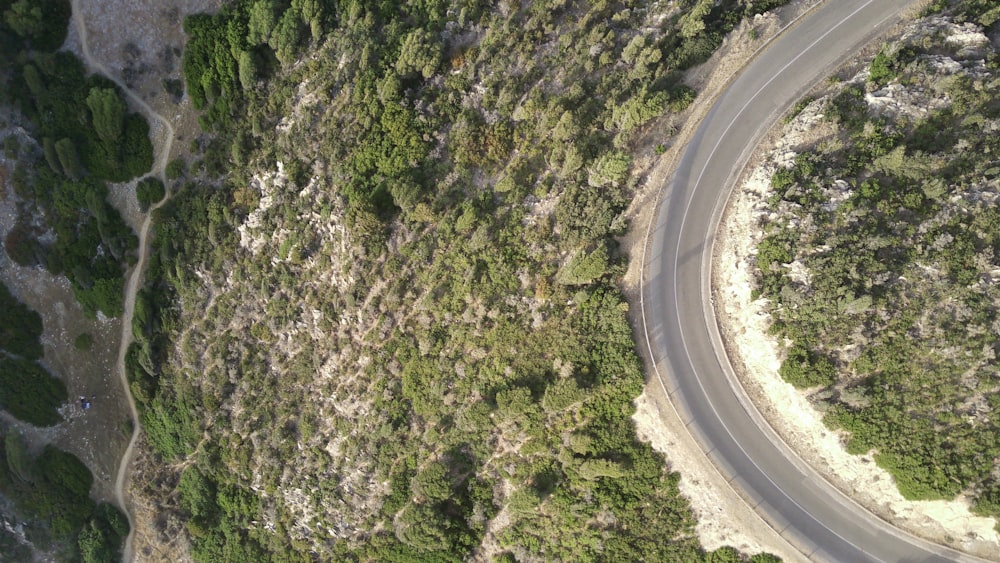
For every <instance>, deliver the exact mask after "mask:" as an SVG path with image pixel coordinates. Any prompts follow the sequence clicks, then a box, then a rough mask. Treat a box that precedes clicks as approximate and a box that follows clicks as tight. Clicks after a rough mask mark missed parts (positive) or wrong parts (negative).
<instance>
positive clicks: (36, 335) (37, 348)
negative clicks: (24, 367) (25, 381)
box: [0, 284, 42, 360]
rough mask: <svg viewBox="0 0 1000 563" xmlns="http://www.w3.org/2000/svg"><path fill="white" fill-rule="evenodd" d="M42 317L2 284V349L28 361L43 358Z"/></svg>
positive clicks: (0, 298)
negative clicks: (41, 339)
mask: <svg viewBox="0 0 1000 563" xmlns="http://www.w3.org/2000/svg"><path fill="white" fill-rule="evenodd" d="M41 336H42V317H41V316H39V314H38V313H36V312H35V311H34V310H32V309H31V308H30V307H28V306H27V305H25V304H24V303H21V302H20V301H18V300H17V298H16V297H14V296H13V295H12V294H11V293H10V290H9V289H7V286H6V285H3V284H0V348H2V349H3V350H4V351H6V352H9V353H11V354H17V355H18V356H21V357H22V358H25V359H28V360H37V359H38V358H41V357H42V343H41V341H40V340H39V339H40V338H41Z"/></svg>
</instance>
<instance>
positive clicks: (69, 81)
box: [9, 51, 153, 182]
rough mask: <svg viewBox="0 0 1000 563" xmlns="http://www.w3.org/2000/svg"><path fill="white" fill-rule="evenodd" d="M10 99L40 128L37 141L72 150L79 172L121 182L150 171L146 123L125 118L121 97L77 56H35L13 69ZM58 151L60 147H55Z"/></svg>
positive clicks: (129, 116)
mask: <svg viewBox="0 0 1000 563" xmlns="http://www.w3.org/2000/svg"><path fill="white" fill-rule="evenodd" d="M13 71H14V76H13V80H11V83H10V84H9V87H10V90H11V95H12V96H13V97H14V98H15V99H16V100H17V101H18V102H19V103H20V107H21V110H22V111H23V112H24V114H25V115H27V116H28V117H29V118H30V119H31V120H32V122H33V123H34V124H35V126H36V127H37V128H38V135H39V136H40V137H44V138H50V139H53V140H55V141H56V142H57V143H58V142H60V141H62V140H66V141H65V142H64V145H66V146H68V147H69V146H71V147H73V150H74V151H75V153H76V154H77V155H79V158H78V162H77V163H76V164H77V165H78V167H79V169H78V170H70V171H66V173H67V174H70V173H74V175H78V174H82V173H83V170H84V169H85V170H86V172H88V173H90V174H93V175H94V176H97V177H98V178H99V179H102V180H110V181H113V182H122V181H126V180H128V179H130V178H133V177H135V176H138V175H140V174H142V173H144V172H146V171H147V170H149V168H150V167H151V166H152V164H153V147H152V144H151V142H150V140H149V126H148V124H147V123H146V120H145V119H143V118H142V117H141V116H139V115H138V114H135V113H131V114H126V113H125V111H126V110H125V102H124V98H123V96H122V93H121V91H120V90H119V89H118V87H117V86H116V85H115V84H114V83H113V82H111V81H110V80H108V79H106V78H103V77H100V76H97V75H90V76H87V75H86V73H85V70H84V68H83V64H82V63H81V62H80V60H79V59H77V58H76V57H75V56H74V55H73V54H71V53H68V52H65V51H58V52H56V53H37V54H35V55H34V56H33V57H31V58H30V59H29V60H28V61H26V62H23V63H19V64H15V65H14V66H13ZM57 148H58V147H57Z"/></svg>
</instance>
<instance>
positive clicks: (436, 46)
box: [396, 29, 442, 78]
mask: <svg viewBox="0 0 1000 563" xmlns="http://www.w3.org/2000/svg"><path fill="white" fill-rule="evenodd" d="M441 53H442V51H441V42H440V40H438V38H437V37H435V36H434V34H432V33H431V32H430V31H427V30H426V29H415V30H413V31H411V32H410V33H409V34H407V36H406V37H405V38H403V44H402V46H401V47H400V49H399V58H398V59H397V60H396V72H398V73H399V74H400V75H401V76H411V75H415V74H419V75H421V76H423V77H424V78H430V77H431V76H432V75H433V74H434V73H435V72H436V71H437V68H438V65H440V64H441Z"/></svg>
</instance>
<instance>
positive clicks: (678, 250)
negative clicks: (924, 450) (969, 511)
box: [642, 0, 977, 562]
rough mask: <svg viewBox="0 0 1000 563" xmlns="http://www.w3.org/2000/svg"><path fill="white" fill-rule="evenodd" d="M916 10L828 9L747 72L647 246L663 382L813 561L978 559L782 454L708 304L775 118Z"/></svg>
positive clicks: (880, 2)
mask: <svg viewBox="0 0 1000 563" xmlns="http://www.w3.org/2000/svg"><path fill="white" fill-rule="evenodd" d="M915 3H916V2H913V1H912V0H830V1H827V2H825V3H823V4H822V5H820V6H819V7H817V8H815V9H814V10H812V11H811V12H810V13H809V14H808V15H806V16H805V17H803V18H802V19H801V20H800V21H799V22H797V23H796V24H795V25H794V26H792V27H791V28H789V29H788V30H787V31H786V32H785V33H783V34H782V35H781V36H779V37H778V38H777V39H776V40H775V41H773V42H772V43H771V44H770V46H769V47H767V48H766V49H765V50H763V51H762V52H761V53H759V54H758V55H757V57H756V58H755V59H754V60H753V61H752V62H751V63H750V64H748V65H747V67H746V68H745V69H744V71H743V72H742V73H741V74H740V76H739V77H738V78H736V79H735V80H734V81H733V82H732V84H731V85H730V86H729V88H728V89H727V90H726V91H725V92H724V93H723V94H722V95H721V96H720V97H719V98H718V99H717V101H716V103H715V104H714V106H713V107H712V108H711V109H710V110H709V112H708V113H707V114H706V117H705V119H704V121H703V122H702V123H701V125H700V126H699V128H698V130H697V131H696V133H695V134H694V135H693V137H692V140H691V142H690V144H689V145H688V146H687V148H686V149H685V153H684V154H683V156H682V157H681V160H680V162H679V164H678V167H677V171H676V173H675V176H674V178H673V179H672V181H671V183H670V185H669V186H668V188H667V189H666V190H665V191H664V193H663V195H662V197H661V201H660V208H659V210H658V213H657V214H656V216H655V217H654V219H653V223H652V224H651V225H650V235H649V237H648V240H647V245H646V248H645V258H644V260H645V268H644V272H643V278H644V279H643V289H642V309H643V324H644V329H645V332H646V334H645V338H646V341H647V343H648V346H649V351H650V355H651V357H652V359H653V363H654V365H655V366H656V372H657V373H656V374H654V377H657V378H659V379H660V382H661V383H662V385H663V387H664V390H665V391H666V392H667V393H668V394H669V396H670V398H671V400H672V401H673V402H674V404H675V405H676V406H677V408H678V411H679V412H680V413H681V416H682V418H683V419H684V421H685V423H689V426H688V428H689V429H690V430H691V432H692V434H693V435H694V437H695V438H696V439H697V440H698V441H699V442H700V443H701V445H702V447H703V448H704V449H705V451H706V453H707V455H709V457H710V458H711V459H712V461H713V462H714V463H715V465H716V466H717V467H718V468H719V470H720V471H721V473H722V474H723V476H724V477H726V478H727V479H732V484H733V486H734V487H736V488H737V490H740V491H741V494H742V495H743V496H744V498H746V499H747V500H748V502H749V503H750V504H751V506H754V507H755V508H756V510H757V511H758V513H760V514H761V516H763V517H764V519H765V520H767V521H768V522H769V523H770V524H771V525H772V526H773V527H774V528H775V529H776V530H777V531H778V532H779V533H781V534H782V535H783V536H784V537H785V538H786V539H787V540H788V541H789V542H790V543H791V544H792V545H793V546H795V547H797V548H798V549H799V550H800V551H802V553H803V554H804V555H805V557H807V558H809V559H810V560H815V561H838V562H848V561H849V562H862V561H900V562H930V561H976V560H977V559H975V558H972V557H969V556H965V555H962V554H960V553H958V552H955V551H952V550H950V549H948V548H945V547H941V546H937V545H933V544H930V543H929V542H925V541H923V540H919V539H917V538H914V537H912V536H909V535H907V534H905V533H903V532H901V531H899V530H897V529H895V528H893V527H892V526H890V525H889V524H887V523H885V522H884V521H882V520H879V519H878V518H876V517H875V516H873V515H872V514H870V513H869V512H867V511H866V510H864V509H863V508H861V507H860V506H858V505H856V504H854V503H853V502H852V501H850V500H849V499H848V498H847V497H845V496H844V495H843V494H841V493H840V492H838V491H837V490H835V489H834V488H833V487H832V486H831V485H829V484H828V483H827V482H826V481H825V480H824V479H823V478H822V477H820V476H819V475H817V474H816V473H815V472H814V471H812V470H810V469H809V468H808V467H807V466H805V464H803V463H802V462H801V460H798V459H796V458H795V457H794V455H790V453H789V450H788V449H787V447H786V446H783V445H780V444H775V443H774V442H773V441H772V440H771V438H769V436H773V433H770V430H769V429H766V428H761V427H759V426H758V425H757V424H756V423H755V422H754V419H753V418H752V417H751V416H750V415H749V414H748V412H747V410H746V408H745V407H744V406H743V403H741V400H740V398H739V393H741V390H739V389H738V388H737V387H738V386H734V385H731V383H730V381H731V379H730V378H728V377H727V375H726V373H727V371H726V370H729V373H731V368H729V366H728V360H726V359H725V354H724V352H722V351H721V344H720V339H719V337H718V326H717V324H716V320H715V314H714V311H713V310H712V305H711V302H710V295H711V293H710V279H711V278H710V268H711V263H712V260H711V253H712V243H713V239H714V234H715V231H716V227H717V225H718V222H719V218H720V216H721V213H722V210H723V208H724V204H725V201H726V199H727V198H728V195H729V193H730V191H731V190H732V186H733V184H734V182H735V181H736V179H737V177H738V176H739V174H740V172H741V170H742V168H743V166H744V164H745V163H746V161H747V159H748V158H749V156H750V153H751V152H752V151H753V148H754V147H755V145H756V144H757V142H758V141H759V140H760V138H761V137H762V136H763V134H764V133H766V131H767V130H768V129H769V128H770V127H771V126H772V125H773V124H774V122H775V121H776V119H777V117H778V116H779V115H780V114H781V113H782V112H783V111H784V110H786V109H787V108H789V107H790V106H791V105H792V104H793V103H794V102H795V101H796V100H797V99H798V98H800V97H801V96H802V95H803V94H804V93H805V92H806V91H807V90H808V89H809V88H810V87H811V86H813V85H814V84H815V83H816V82H817V81H819V80H821V79H822V78H824V77H825V76H826V75H828V74H829V73H830V72H831V71H832V70H833V69H834V67H835V66H836V65H837V64H839V63H841V62H843V61H844V60H846V59H847V58H848V57H850V56H851V55H853V54H854V53H856V52H857V51H858V50H859V49H860V48H861V47H862V46H863V45H865V44H866V43H868V42H869V41H871V40H872V39H873V38H875V37H876V36H877V35H878V34H879V33H880V32H882V31H885V30H886V29H887V28H888V27H889V26H890V25H892V24H894V23H896V22H897V21H898V18H899V16H900V14H901V12H902V11H903V10H904V9H905V8H908V7H912V5H914V4H915Z"/></svg>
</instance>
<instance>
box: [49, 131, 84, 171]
mask: <svg viewBox="0 0 1000 563" xmlns="http://www.w3.org/2000/svg"><path fill="white" fill-rule="evenodd" d="M55 149H56V156H57V157H58V158H59V166H60V167H61V168H62V171H63V173H65V174H66V175H67V176H69V177H70V178H72V179H74V180H76V179H79V178H81V177H83V166H82V165H81V164H80V156H79V155H78V154H77V152H76V145H75V144H74V143H73V141H72V140H70V139H59V140H58V141H56V144H55Z"/></svg>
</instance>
